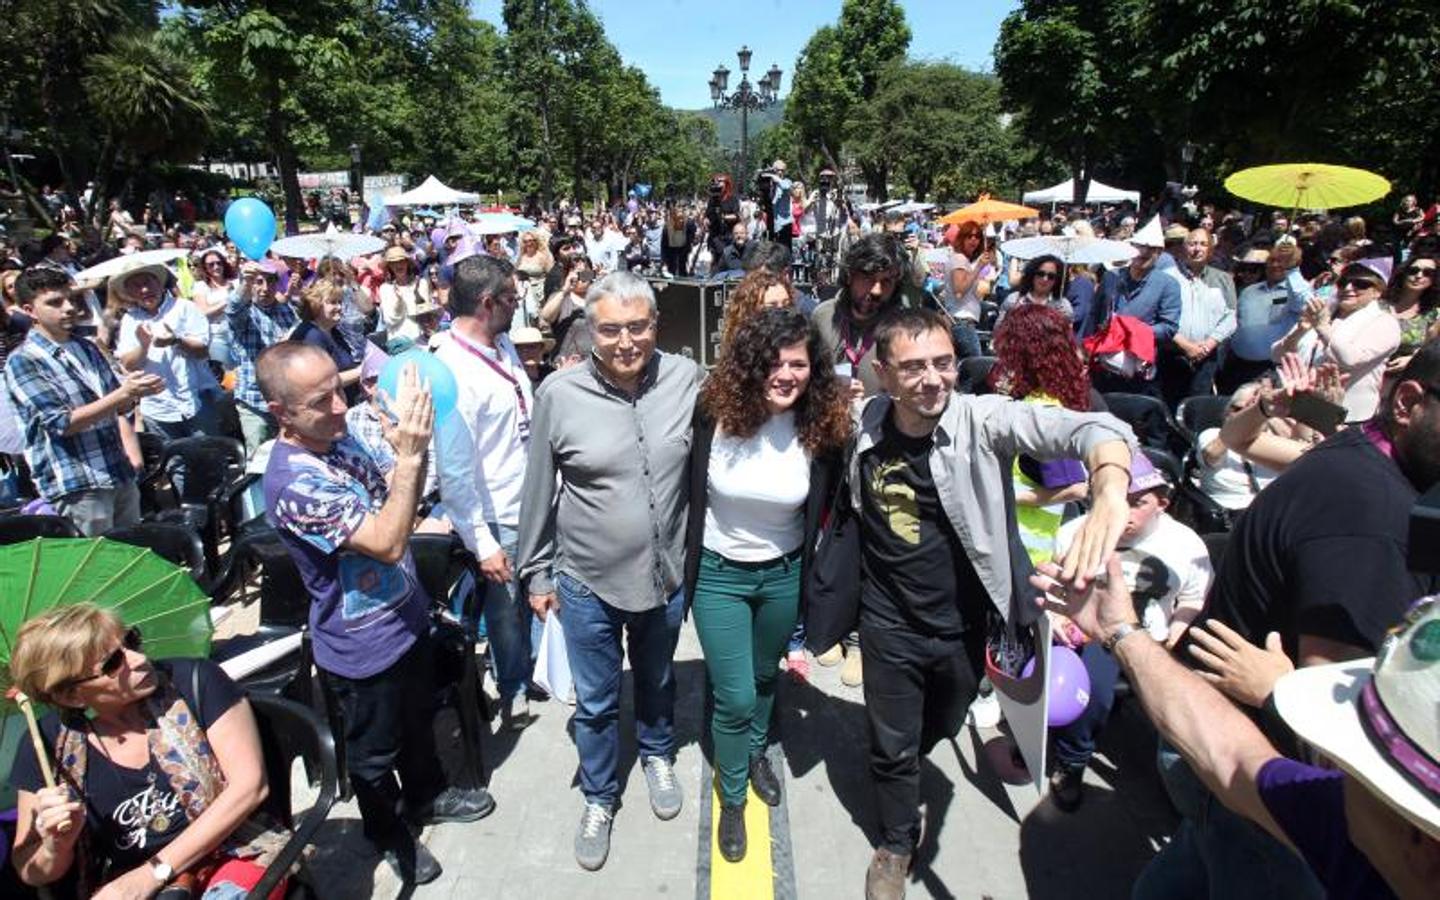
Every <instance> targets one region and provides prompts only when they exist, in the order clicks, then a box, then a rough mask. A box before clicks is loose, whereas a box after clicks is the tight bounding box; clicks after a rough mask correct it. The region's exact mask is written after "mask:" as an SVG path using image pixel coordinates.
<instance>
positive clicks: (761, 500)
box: [702, 411, 810, 562]
mask: <svg viewBox="0 0 1440 900" xmlns="http://www.w3.org/2000/svg"><path fill="white" fill-rule="evenodd" d="M708 491H709V494H708V503H707V504H706V509H705V538H704V541H703V542H702V543H703V544H704V546H705V549H707V550H713V551H714V552H716V553H718V554H720V555H721V556H723V557H725V558H726V559H731V560H735V561H736V562H765V561H766V560H771V559H777V558H779V557H781V556H784V555H786V554H788V553H792V552H794V551H795V550H796V549H797V548H799V546H800V544H801V542H802V541H803V540H804V539H805V516H804V512H803V510H804V506H805V498H806V497H807V496H809V494H810V458H809V456H808V455H807V454H806V452H805V448H804V446H803V445H802V444H801V443H800V438H799V436H798V435H797V434H796V433H795V413H794V412H793V411H786V412H783V413H781V414H779V415H778V416H771V417H770V419H769V420H768V421H767V422H766V423H765V424H764V425H761V426H760V430H759V431H757V432H755V434H754V436H752V437H749V438H744V439H742V438H737V437H733V436H731V435H728V434H725V433H724V431H723V430H721V429H720V428H719V427H718V426H717V427H716V429H715V440H714V442H713V443H712V444H711V447H710V476H709V487H708Z"/></svg>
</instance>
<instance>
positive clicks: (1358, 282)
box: [1335, 276, 1380, 291]
mask: <svg viewBox="0 0 1440 900" xmlns="http://www.w3.org/2000/svg"><path fill="white" fill-rule="evenodd" d="M1335 286H1336V287H1338V288H1340V289H1341V290H1344V289H1345V288H1350V289H1351V290H1352V291H1378V290H1380V286H1379V285H1377V284H1376V283H1375V282H1373V281H1371V280H1370V279H1368V278H1356V277H1354V276H1351V277H1350V278H1342V279H1340V280H1339V281H1337V282H1335Z"/></svg>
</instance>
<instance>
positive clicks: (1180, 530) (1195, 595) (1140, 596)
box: [1055, 512, 1214, 641]
mask: <svg viewBox="0 0 1440 900" xmlns="http://www.w3.org/2000/svg"><path fill="white" fill-rule="evenodd" d="M1083 521H1085V516H1081V517H1080V518H1078V519H1072V520H1070V521H1069V522H1066V523H1065V524H1064V525H1062V526H1060V531H1059V533H1058V534H1056V535H1055V554H1056V556H1059V555H1061V554H1063V553H1064V552H1065V551H1066V550H1067V549H1068V548H1069V547H1070V542H1071V541H1072V540H1073V539H1074V538H1075V532H1076V531H1078V530H1079V528H1080V523H1081V522H1083ZM1119 552H1120V567H1121V569H1122V570H1123V571H1124V572H1125V584H1126V586H1128V587H1129V588H1130V594H1131V596H1132V597H1133V599H1134V601H1135V612H1136V615H1138V616H1139V617H1140V621H1141V623H1142V624H1144V626H1145V630H1146V631H1148V632H1150V636H1151V637H1153V638H1154V639H1155V640H1157V641H1163V640H1165V639H1166V638H1167V637H1168V636H1169V634H1168V632H1169V629H1170V617H1171V615H1173V614H1174V612H1175V607H1176V606H1179V605H1181V604H1184V605H1186V606H1196V607H1199V606H1202V605H1203V604H1204V603H1205V593H1206V592H1207V591H1208V590H1210V579H1211V578H1212V577H1213V575H1214V572H1213V571H1212V570H1211V568H1210V552H1209V551H1208V550H1207V549H1206V548H1205V542H1204V541H1202V540H1201V539H1200V535H1198V534H1196V533H1195V532H1194V531H1191V530H1190V528H1189V527H1187V526H1185V525H1183V524H1181V523H1180V522H1177V521H1175V520H1174V519H1172V518H1171V517H1170V514H1169V513H1164V512H1162V513H1160V515H1158V516H1156V517H1155V519H1154V521H1152V522H1151V523H1150V530H1149V532H1148V533H1147V534H1144V535H1142V536H1141V537H1140V539H1139V540H1137V541H1135V542H1134V543H1133V544H1131V545H1129V546H1123V545H1122V546H1121V547H1120V548H1119Z"/></svg>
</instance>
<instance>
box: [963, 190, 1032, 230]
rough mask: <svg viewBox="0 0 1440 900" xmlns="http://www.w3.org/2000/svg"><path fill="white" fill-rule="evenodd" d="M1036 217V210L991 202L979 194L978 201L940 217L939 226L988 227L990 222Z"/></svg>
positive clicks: (986, 195)
mask: <svg viewBox="0 0 1440 900" xmlns="http://www.w3.org/2000/svg"><path fill="white" fill-rule="evenodd" d="M1038 215H1040V213H1039V211H1038V210H1034V209H1031V208H1030V207H1028V206H1021V205H1020V204H1018V203H1006V202H1005V201H1004V200H991V199H990V195H989V194H981V195H980V199H978V200H976V201H975V202H974V203H972V204H970V205H969V206H962V207H960V208H959V209H957V210H955V211H954V212H952V213H947V214H946V215H944V216H942V217H941V218H940V224H941V225H958V224H960V223H961V222H979V223H980V224H981V225H989V224H990V223H991V222H1013V221H1016V220H1018V219H1029V218H1033V217H1035V216H1038Z"/></svg>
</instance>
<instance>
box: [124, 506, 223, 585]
mask: <svg viewBox="0 0 1440 900" xmlns="http://www.w3.org/2000/svg"><path fill="white" fill-rule="evenodd" d="M104 536H105V537H107V538H109V539H110V540H112V541H120V542H121V543H123V544H133V545H135V546H136V547H146V548H148V549H150V550H152V551H154V553H155V555H156V556H159V557H160V558H161V559H167V560H169V561H170V562H172V563H174V564H175V565H177V566H180V567H181V568H182V569H188V570H189V571H190V577H191V578H193V579H195V583H196V584H198V585H200V588H201V590H203V591H205V593H207V594H208V593H210V590H211V587H212V586H211V584H210V570H209V567H208V566H207V564H206V562H205V545H204V544H202V543H201V542H200V535H198V534H196V533H195V531H194V529H192V528H189V527H186V526H184V525H179V524H175V523H171V522H140V523H138V524H135V525H126V526H122V527H120V528H112V529H110V530H109V531H107V532H105V535H104Z"/></svg>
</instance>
